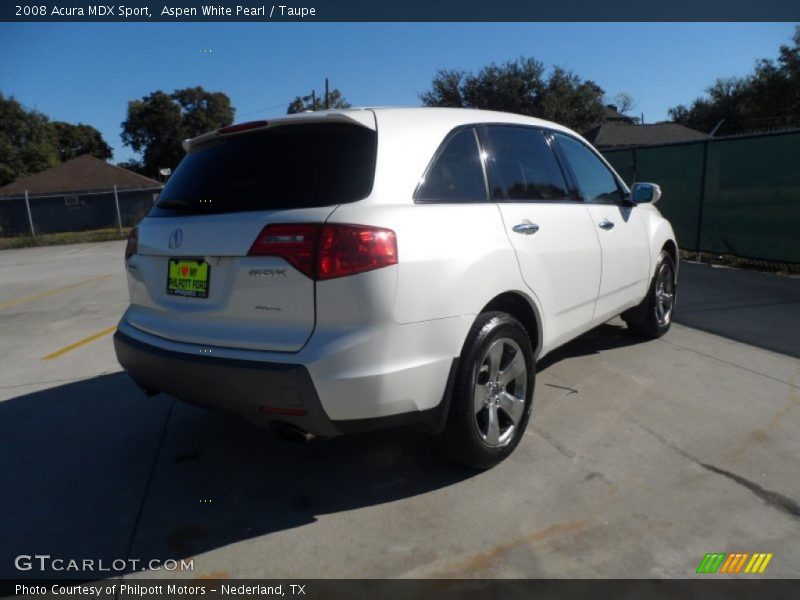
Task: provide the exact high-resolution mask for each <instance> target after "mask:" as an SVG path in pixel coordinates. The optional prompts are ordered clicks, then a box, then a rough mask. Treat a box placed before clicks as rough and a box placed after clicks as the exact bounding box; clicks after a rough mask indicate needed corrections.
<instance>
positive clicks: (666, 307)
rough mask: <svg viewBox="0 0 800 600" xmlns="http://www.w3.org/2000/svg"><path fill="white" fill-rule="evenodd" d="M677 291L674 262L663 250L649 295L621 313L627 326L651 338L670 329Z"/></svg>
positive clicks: (659, 335)
mask: <svg viewBox="0 0 800 600" xmlns="http://www.w3.org/2000/svg"><path fill="white" fill-rule="evenodd" d="M676 291H677V280H676V277H675V263H674V262H673V260H672V257H671V256H670V255H669V253H668V252H666V251H663V250H662V252H661V255H660V256H659V257H658V264H657V265H656V273H655V275H654V276H653V281H652V282H651V283H650V289H649V290H648V292H647V297H645V299H644V300H643V301H642V303H641V304H640V305H639V306H637V307H635V308H633V309H631V310H629V311H627V312H625V313H623V315H622V318H623V319H624V320H625V322H626V323H627V324H628V329H630V330H631V331H633V332H634V333H636V334H638V335H642V336H645V337H651V338H658V337H661V336H662V335H664V334H665V333H667V331H669V327H670V325H671V324H672V313H673V311H674V310H675V293H676Z"/></svg>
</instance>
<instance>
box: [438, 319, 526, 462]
mask: <svg viewBox="0 0 800 600" xmlns="http://www.w3.org/2000/svg"><path fill="white" fill-rule="evenodd" d="M534 369H535V366H534V361H533V351H532V349H531V342H530V339H529V337H528V333H527V331H526V330H525V328H524V327H523V326H522V324H521V323H520V322H519V321H517V319H515V318H514V317H512V316H511V315H508V314H506V313H501V312H490V313H484V314H481V315H479V316H478V318H477V319H476V321H475V323H474V324H473V326H472V329H471V330H470V334H469V336H468V338H467V341H466V343H465V345H464V349H463V351H462V353H461V362H460V364H459V367H458V373H457V375H456V381H455V386H454V389H453V397H452V400H451V403H450V411H449V413H448V417H447V423H446V425H445V429H444V431H443V432H442V433H440V434H439V435H438V436H437V441H438V444H439V446H440V447H441V448H442V450H443V451H444V452H445V453H446V454H447V455H448V456H449V457H450V458H452V459H453V460H455V461H456V462H459V463H461V464H464V465H467V466H470V467H475V468H478V469H488V468H490V467H493V466H494V465H496V464H497V463H499V462H501V461H502V460H504V459H505V458H506V457H507V456H508V455H509V454H511V452H513V450H514V448H516V447H517V444H519V441H520V439H521V438H522V435H523V433H524V432H525V428H526V426H527V424H528V419H529V418H530V414H531V408H532V406H533V386H534V381H535V371H534Z"/></svg>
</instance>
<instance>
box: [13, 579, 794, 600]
mask: <svg viewBox="0 0 800 600" xmlns="http://www.w3.org/2000/svg"><path fill="white" fill-rule="evenodd" d="M706 577H707V578H698V579H691V580H653V579H641V580H620V579H601V580H589V579H572V580H543V579H526V580H520V579H509V580H498V579H493V580H487V579H474V580H451V579H417V580H410V579H389V580H370V579H350V580H343V579H340V580H331V579H285V580H284V579H275V580H253V579H250V580H245V579H228V580H221V579H202V580H198V579H194V580H181V579H172V580H163V579H155V580H154V579H108V580H105V581H95V582H83V583H81V582H76V581H53V580H27V581H22V580H20V581H12V580H7V579H6V580H0V597H2V598H19V599H24V598H27V599H29V600H45V599H47V600H88V599H95V600H185V599H186V598H193V599H197V598H204V599H205V600H222V599H228V600H229V599H232V598H234V599H244V598H247V599H249V600H269V599H270V598H289V599H293V600H318V599H319V600H322V599H323V598H347V599H348V600H351V599H352V600H358V599H361V598H364V599H370V600H377V599H381V600H383V599H387V600H393V599H398V600H401V599H402V600H406V599H408V600H411V599H413V600H417V599H419V600H427V599H430V600H440V599H441V600H445V599H446V600H451V599H455V598H458V599H465V600H501V599H502V600H516V599H520V600H523V599H524V600H530V599H531V598H535V599H536V600H564V599H570V600H584V599H586V600H589V599H591V600H602V599H606V598H607V599H609V600H610V599H614V600H626V599H631V600H634V599H639V598H646V599H647V600H661V599H664V600H674V599H675V598H687V599H688V598H697V599H703V600H713V599H720V600H721V599H723V598H724V599H732V600H739V599H741V600H750V599H752V600H764V599H765V598H769V599H777V598H787V599H789V598H798V597H800V580H781V579H760V578H758V576H755V578H753V577H750V576H742V577H730V578H724V579H723V578H715V576H713V575H711V576H706Z"/></svg>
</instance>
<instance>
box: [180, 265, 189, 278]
mask: <svg viewBox="0 0 800 600" xmlns="http://www.w3.org/2000/svg"><path fill="white" fill-rule="evenodd" d="M188 274H189V267H187V266H186V265H183V266H182V267H181V275H183V276H184V277H186V276H187V275H188Z"/></svg>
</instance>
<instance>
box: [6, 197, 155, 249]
mask: <svg viewBox="0 0 800 600" xmlns="http://www.w3.org/2000/svg"><path fill="white" fill-rule="evenodd" d="M160 191H161V188H136V189H116V188H112V189H110V190H96V191H90V192H75V193H62V194H38V195H31V194H26V195H21V196H5V197H0V237H17V236H30V235H32V236H34V237H35V236H38V235H44V234H48V233H64V232H77V231H91V230H95V229H111V228H118V229H119V230H120V232H121V231H122V229H123V228H125V227H132V226H134V225H136V224H137V223H138V222H139V221H141V220H142V218H144V216H145V215H146V214H147V213H148V212H149V210H150V209H151V208H152V206H153V204H154V203H155V200H156V198H157V197H158V194H159V192H160Z"/></svg>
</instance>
